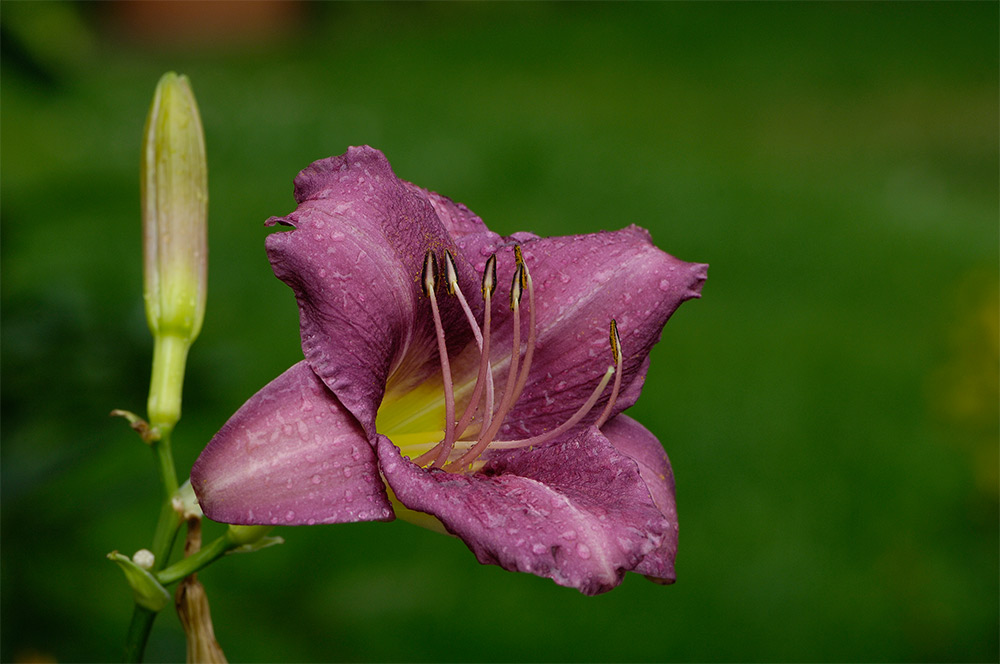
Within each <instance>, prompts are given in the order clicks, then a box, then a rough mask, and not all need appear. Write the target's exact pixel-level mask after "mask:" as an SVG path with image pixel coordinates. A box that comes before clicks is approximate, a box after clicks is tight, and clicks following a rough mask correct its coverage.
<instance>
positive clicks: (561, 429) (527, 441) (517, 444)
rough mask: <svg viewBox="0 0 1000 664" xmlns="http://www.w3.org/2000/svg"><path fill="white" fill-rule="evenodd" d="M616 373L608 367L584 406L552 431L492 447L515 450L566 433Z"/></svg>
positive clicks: (583, 414) (539, 443) (581, 417)
mask: <svg viewBox="0 0 1000 664" xmlns="http://www.w3.org/2000/svg"><path fill="white" fill-rule="evenodd" d="M614 374H615V368H614V367H613V366H611V367H608V370H607V371H605V372H604V376H602V377H601V382H599V383H598V384H597V387H596V388H594V392H593V393H592V394H591V395H590V398H589V399H587V401H586V402H585V403H584V404H583V405H582V406H580V408H579V410H577V411H576V412H575V413H573V416H572V417H571V418H569V419H568V420H566V421H565V422H563V423H562V424H560V425H559V426H557V427H556V428H555V429H552V430H551V431H546V432H545V433H542V434H539V435H537V436H533V437H531V438H524V439H521V440H500V441H495V442H494V443H493V444H492V445H491V447H493V448H495V449H498V450H514V449H519V448H522V447H531V446H533V445H541V444H542V443H544V442H546V441H549V440H552V439H553V438H555V437H556V436H559V435H562V434H564V433H566V432H567V431H569V430H570V429H571V428H572V427H574V426H576V425H577V424H578V423H579V422H580V420H582V419H583V418H584V417H586V416H587V413H589V412H590V409H591V408H593V407H594V404H596V403H597V400H598V399H600V398H601V393H602V392H603V391H604V388H605V387H607V386H608V383H609V382H610V381H611V377H612V376H613V375H614ZM466 456H468V455H466ZM463 458H464V457H463Z"/></svg>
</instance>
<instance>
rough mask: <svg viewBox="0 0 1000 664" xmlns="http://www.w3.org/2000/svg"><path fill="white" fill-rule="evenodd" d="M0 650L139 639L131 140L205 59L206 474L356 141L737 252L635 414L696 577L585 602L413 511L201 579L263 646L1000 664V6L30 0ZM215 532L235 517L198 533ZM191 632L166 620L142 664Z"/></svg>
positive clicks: (19, 153) (258, 377) (510, 197)
mask: <svg viewBox="0 0 1000 664" xmlns="http://www.w3.org/2000/svg"><path fill="white" fill-rule="evenodd" d="M0 24H2V39H0V47H2V63H0V64H2V79H0V85H2V104H3V106H2V198H0V212H2V245H0V248H2V270H3V272H2V284H0V285H2V307H3V308H2V325H3V328H2V397H3V398H2V408H3V410H2V435H3V439H2V566H0V581H2V586H0V589H2V607H0V608H2V634H0V659H2V660H3V661H12V660H13V661H46V660H59V661H104V660H114V659H117V658H118V657H119V656H120V654H121V648H122V643H123V641H124V634H125V629H126V626H127V624H128V620H129V616H130V613H131V601H130V595H129V591H128V590H127V588H126V586H125V584H124V582H123V579H122V578H121V573H120V571H119V570H118V569H117V568H116V567H115V566H114V565H112V564H111V563H109V562H108V561H107V560H105V558H104V556H105V554H106V553H107V552H108V551H111V550H112V549H118V550H121V551H125V552H129V553H131V552H133V551H135V550H136V549H139V548H141V547H143V546H148V544H149V542H150V539H151V535H152V530H153V525H154V520H155V517H156V514H157V498H158V486H157V480H156V476H155V474H154V470H153V464H152V459H151V458H150V455H149V452H148V450H147V449H145V448H144V447H143V445H142V444H140V443H139V441H138V440H137V438H136V437H135V436H134V435H133V433H132V432H131V431H130V430H129V429H128V427H127V426H126V425H125V423H124V422H123V421H120V420H113V419H111V418H109V417H108V415H107V413H108V411H110V410H111V409H112V408H127V409H131V410H135V411H139V412H142V411H144V410H145V397H146V390H147V385H148V371H149V358H150V352H151V341H150V338H149V334H148V332H147V330H146V327H145V320H144V314H143V307H142V302H141V255H140V227H139V179H138V164H139V144H140V137H141V131H142V125H143V121H144V118H145V114H146V111H147V108H148V104H149V102H150V99H151V97H152V92H153V88H154V86H155V84H156V81H157V79H158V78H159V76H160V75H161V74H162V73H163V72H164V71H167V70H176V71H178V72H182V73H185V74H187V75H188V76H189V77H190V78H191V81H192V84H193V87H194V90H195V93H196V95H197V97H198V100H199V103H200V106H201V111H202V115H203V120H204V125H205V131H206V135H207V145H208V158H209V168H210V171H209V172H210V176H209V180H210V192H211V205H210V243H211V245H210V246H211V264H210V287H209V296H208V312H207V317H206V321H205V326H204V330H203V333H202V336H201V338H200V339H199V340H198V342H197V343H196V344H195V346H194V348H193V350H192V354H191V357H190V364H189V369H188V372H189V373H188V379H187V384H186V392H185V404H184V408H185V410H184V418H183V419H182V421H181V423H180V426H179V427H178V429H177V433H176V436H175V443H174V445H175V456H176V460H177V463H178V466H179V469H180V472H181V473H182V474H186V469H189V468H190V466H191V463H192V462H193V461H194V459H195V458H196V456H197V454H198V452H199V451H200V449H201V448H202V447H203V446H204V444H205V443H206V441H207V440H208V439H209V438H210V437H211V435H212V434H213V433H214V432H215V431H216V430H217V429H218V427H219V426H221V425H222V423H223V422H224V421H225V420H226V418H227V417H228V416H229V415H230V414H231V413H232V412H233V411H234V410H235V409H236V408H237V407H238V406H239V405H240V404H241V403H242V402H243V401H244V400H245V399H246V398H248V397H249V396H250V395H251V394H253V393H254V392H255V391H256V390H257V389H258V388H260V387H261V386H263V385H264V384H265V383H266V382H267V381H269V380H270V379H271V378H273V377H274V376H276V375H277V374H278V373H279V372H281V371H282V370H283V369H285V368H286V367H287V366H288V365H290V364H292V363H293V362H295V361H297V360H298V359H299V358H300V357H301V350H300V347H299V338H298V330H297V312H296V308H295V304H294V301H293V297H292V295H291V292H290V291H289V290H288V289H287V288H286V287H285V286H284V285H283V284H281V283H280V282H279V281H278V280H277V279H275V278H274V277H273V275H272V274H271V271H270V268H269V265H268V263H267V260H266V257H265V254H264V249H263V239H264V237H265V235H266V231H265V229H264V227H263V221H264V219H265V218H267V217H268V216H269V215H272V214H283V213H287V212H289V211H290V210H291V209H292V208H293V205H294V202H293V199H292V178H293V177H294V175H295V174H296V173H297V172H298V171H299V170H300V169H302V168H303V167H305V166H306V165H308V164H309V163H310V162H311V161H313V160H315V159H318V158H322V157H326V156H329V155H332V154H340V153H342V152H343V151H344V150H345V148H346V147H347V146H348V145H355V144H365V143H367V144H371V145H373V146H376V147H378V148H380V149H381V150H383V151H384V152H385V153H386V154H387V156H388V157H389V159H390V161H391V162H392V164H393V166H394V168H395V169H396V172H397V173H398V174H399V175H400V176H401V177H403V178H405V179H409V180H411V181H413V182H416V183H418V184H420V185H422V186H425V187H428V188H431V189H434V190H437V191H439V192H441V193H443V194H445V195H448V196H451V197H453V198H455V199H456V200H460V201H463V202H465V203H466V204H468V205H469V206H470V207H471V208H472V209H473V210H475V211H476V212H477V213H478V214H480V215H481V216H482V217H483V218H484V219H485V220H486V221H487V223H489V224H490V225H491V226H492V228H494V229H496V230H498V231H500V232H503V233H510V232H514V231H517V230H525V229H530V230H532V231H534V232H537V233H540V234H568V233H584V232H592V231H596V230H599V229H614V228H619V227H622V226H625V225H627V224H631V223H637V224H640V225H642V226H645V227H647V228H649V229H650V230H651V231H652V234H653V237H654V240H655V241H656V243H657V244H658V245H659V246H661V247H662V248H664V249H665V250H667V251H669V252H671V253H673V254H675V255H677V256H678V257H681V258H683V259H686V260H691V261H704V262H709V263H711V265H712V267H711V270H710V277H709V280H708V282H707V284H706V286H705V289H704V297H703V299H701V300H700V301H694V302H690V303H688V304H685V305H684V306H683V307H682V308H681V309H680V310H679V311H678V313H677V315H676V316H675V317H674V318H673V319H672V320H671V322H670V323H669V324H668V326H667V328H666V331H665V334H664V337H663V341H662V343H661V344H660V345H659V346H658V347H657V348H656V350H655V352H654V355H653V363H652V369H651V372H650V374H649V378H648V379H647V383H646V389H645V392H644V395H643V398H642V399H641V400H640V402H639V403H638V404H637V405H636V406H635V407H634V409H633V410H632V411H631V414H632V415H633V416H635V417H636V418H638V419H639V420H641V421H642V422H644V423H645V425H646V426H647V427H649V428H650V429H651V430H652V431H654V432H656V433H657V434H658V436H659V437H660V438H661V440H662V442H663V444H664V445H665V447H666V449H667V450H668V452H669V454H670V456H671V459H672V461H673V463H674V467H675V472H676V476H677V493H678V503H679V507H680V525H681V543H680V554H679V557H678V561H677V564H678V576H679V580H678V582H677V584H676V585H674V586H672V587H660V586H656V585H653V584H651V583H648V582H647V581H645V580H644V579H642V578H641V577H638V576H632V575H630V576H629V578H627V579H626V581H625V583H624V584H623V585H622V586H621V587H620V588H618V589H616V590H614V591H612V592H610V593H608V594H606V595H602V596H599V597H596V598H587V597H583V596H581V595H579V594H577V593H576V592H575V591H572V590H568V589H565V588H560V587H558V586H556V585H554V584H553V583H551V582H550V581H547V580H544V579H539V578H535V577H532V576H528V575H518V574H510V573H508V572H504V571H502V570H501V569H499V568H496V567H482V566H480V565H478V564H477V563H476V561H475V559H474V557H473V556H472V554H471V553H469V551H468V550H467V549H466V548H465V547H464V546H463V545H462V544H461V543H460V542H458V541H456V540H453V539H451V538H447V537H442V536H440V535H436V534H433V533H431V532H429V531H424V530H421V529H419V528H417V527H414V526H411V525H409V524H405V523H402V522H395V523H392V524H354V525H343V526H325V527H313V528H294V529H293V528H285V529H279V531H278V534H280V535H282V536H283V537H284V538H285V539H286V540H287V541H286V543H285V544H284V545H283V546H280V547H275V548H271V549H268V550H266V551H262V552H260V553H257V554H254V555H252V556H240V557H231V558H227V559H224V560H222V561H220V562H218V563H217V564H215V565H213V566H212V567H211V568H209V569H208V570H206V571H205V572H203V573H202V574H201V579H202V581H203V582H204V584H205V586H206V587H207V589H208V592H209V595H210V598H211V602H212V610H213V615H214V618H215V625H216V632H217V635H218V638H219V640H220V642H221V644H222V646H223V647H224V649H225V650H226V652H227V654H228V656H229V657H230V659H231V660H232V661H327V660H350V661H386V660H390V661H393V660H395V661H466V660H483V661H509V660H531V661H539V660H545V661H574V660H576V661H583V660H595V661H666V660H698V661H718V660H738V661H743V660H746V661H760V660H767V661H787V660H796V661H797V660H808V661H829V660H845V661H846V660H864V661H901V660H906V661H911V660H912V661H918V660H947V661H990V660H992V661H996V660H997V657H998V638H997V634H998V574H1000V568H998V488H997V471H998V460H997V449H998V394H997V385H998V377H997V375H998V374H997V371H998V351H997V347H998V329H997V328H998V316H1000V313H998V178H1000V174H998V125H1000V118H998V96H1000V89H998V52H1000V47H998V34H1000V26H998V5H997V3H995V2H985V3H947V4H934V3H932V4H925V3H902V4H882V3H879V4H865V3H847V4H721V5H720V4H674V3H671V4H653V3H650V4H646V3H643V4H625V5H622V4H523V3H515V4H460V3H455V4H450V3H449V4H418V5H412V4H385V5H383V4H378V5H372V4H332V5H326V4H298V3H278V4H273V3H269V2H260V3H249V4H236V5H233V4H230V3H206V4H204V5H192V4H186V3H170V4H168V5H163V4H160V3H137V4H127V3H114V2H108V3H96V4H62V3H40V4H39V3H19V2H4V3H3V6H2V13H0ZM216 532H218V527H216V528H215V529H210V530H209V532H208V536H212V535H213V534H214V533H216ZM183 656H184V642H183V634H182V632H181V630H180V627H179V623H178V621H177V618H176V615H174V614H173V612H172V611H168V612H166V613H165V614H164V615H163V616H161V617H160V619H159V620H158V621H157V624H156V627H155V628H154V632H153V635H152V639H151V641H150V645H149V650H148V657H149V659H150V660H152V661H171V660H177V659H182V658H183Z"/></svg>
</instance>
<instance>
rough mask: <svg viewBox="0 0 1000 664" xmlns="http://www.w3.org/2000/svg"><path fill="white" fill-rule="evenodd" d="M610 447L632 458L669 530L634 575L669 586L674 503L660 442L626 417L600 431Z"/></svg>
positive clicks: (670, 476) (673, 553) (674, 547)
mask: <svg viewBox="0 0 1000 664" xmlns="http://www.w3.org/2000/svg"><path fill="white" fill-rule="evenodd" d="M601 433H603V434H604V435H605V436H607V438H608V440H609V441H611V444H612V445H614V446H615V448H616V449H617V450H618V451H619V452H621V453H622V454H625V455H627V456H629V457H630V458H632V459H633V460H634V461H635V462H636V464H637V465H638V466H639V476H640V477H642V481H643V482H645V484H646V488H647V489H648V490H649V494H650V496H651V497H652V498H653V503H654V504H655V505H656V507H657V509H659V510H660V513H661V514H662V515H663V516H664V518H665V519H666V520H667V521H669V522H670V523H671V524H672V525H673V527H672V528H671V532H669V533H668V534H667V537H665V538H664V539H663V542H662V543H661V544H660V546H659V547H657V548H656V549H654V550H653V551H651V552H649V553H648V554H646V557H645V558H643V559H642V562H640V563H639V564H638V565H637V566H636V568H635V571H636V572H639V573H640V574H645V575H646V576H648V577H650V578H651V579H653V580H654V581H659V582H661V583H673V582H674V581H675V580H676V579H677V577H676V575H675V573H674V558H675V557H676V555H677V502H676V500H675V498H674V471H673V469H671V467H670V459H669V458H667V453H666V451H664V449H663V445H661V444H660V441H658V440H657V439H656V437H655V436H654V435H653V434H651V433H650V432H649V430H648V429H646V427H644V426H642V425H641V424H639V423H638V422H636V421H635V420H633V419H632V418H631V417H628V416H627V415H619V416H618V417H615V418H614V419H612V420H611V421H610V422H608V423H607V424H605V425H604V426H603V427H602V428H601Z"/></svg>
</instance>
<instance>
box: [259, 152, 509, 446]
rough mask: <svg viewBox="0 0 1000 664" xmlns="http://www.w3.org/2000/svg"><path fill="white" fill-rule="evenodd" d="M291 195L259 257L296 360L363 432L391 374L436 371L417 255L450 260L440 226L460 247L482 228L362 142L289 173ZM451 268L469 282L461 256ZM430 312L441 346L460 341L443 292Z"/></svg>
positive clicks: (461, 329) (458, 314)
mask: <svg viewBox="0 0 1000 664" xmlns="http://www.w3.org/2000/svg"><path fill="white" fill-rule="evenodd" d="M295 197H296V200H297V201H298V202H299V206H298V208H297V209H296V210H295V211H294V212H292V213H291V214H289V215H287V216H285V217H272V218H271V219H269V220H268V222H267V223H268V225H275V224H281V225H286V226H292V227H294V230H291V231H285V232H282V233H273V234H271V235H270V236H268V238H267V251H268V256H269V257H270V259H271V264H272V267H273V268H274V273H275V274H276V275H277V276H278V277H279V278H280V279H281V280H282V281H284V282H285V283H287V284H288V285H289V286H290V287H291V288H292V290H293V291H294V292H295V295H296V298H297V299H298V303H299V310H300V323H301V332H302V350H303V352H304V354H305V357H306V360H308V362H309V364H310V365H311V366H312V368H313V371H315V372H316V374H317V375H318V376H319V377H320V378H322V379H323V381H324V382H325V383H326V385H327V386H328V387H329V388H330V389H331V390H332V391H333V392H334V394H336V395H337V397H338V398H339V399H340V401H341V402H342V403H343V404H344V406H345V407H346V408H347V409H348V410H349V411H351V412H352V413H353V414H354V415H355V417H357V418H358V421H359V422H360V423H361V424H362V426H363V427H365V430H366V431H367V432H368V434H369V436H372V435H374V432H375V414H376V410H377V408H378V405H379V403H381V401H382V396H383V394H384V391H385V387H386V382H387V380H388V379H389V376H390V375H391V374H392V373H393V371H395V370H397V369H399V370H400V371H401V372H402V373H404V374H408V375H409V374H413V375H417V376H420V375H426V374H427V373H429V372H431V371H433V370H434V369H435V368H436V366H437V364H436V363H437V352H436V345H435V342H434V325H433V321H432V319H431V317H430V315H429V308H428V302H427V298H426V297H425V296H424V295H423V294H422V292H421V287H420V283H419V276H420V272H421V267H422V263H423V260H424V254H425V253H426V252H427V250H428V249H431V250H434V251H435V252H436V253H438V254H439V255H442V254H443V252H444V250H445V249H450V250H452V251H453V252H454V253H456V255H461V252H460V251H459V250H458V248H457V246H456V243H455V240H454V238H453V237H452V228H450V227H449V224H450V225H452V226H453V227H454V228H458V229H460V230H461V232H462V235H463V236H465V239H464V240H463V242H472V241H473V238H478V237H481V236H483V237H487V236H489V235H490V234H489V231H487V230H486V228H485V226H482V222H481V221H479V222H478V226H477V223H476V222H477V221H478V218H477V217H475V215H472V214H471V213H470V212H468V210H467V209H464V208H461V207H460V206H457V205H456V204H454V203H452V202H451V201H448V200H447V199H444V198H443V197H440V196H437V195H431V194H429V193H428V192H426V191H424V190H422V189H420V188H419V187H415V186H414V185H411V184H410V183H408V182H404V181H402V180H399V179H398V178H397V177H396V175H395V173H393V171H392V168H391V167H390V165H389V162H388V160H386V158H385V156H384V155H383V154H382V153H381V152H379V151H378V150H375V149H373V148H369V147H359V148H350V149H349V150H348V151H347V153H346V154H344V155H342V156H340V157H331V158H329V159H323V160H320V161H317V162H315V163H313V164H312V165H310V166H309V167H308V168H306V169H305V170H303V171H302V172H301V173H300V174H299V176H298V177H297V178H296V179H295ZM441 210H444V211H445V212H447V213H448V214H445V218H444V219H442V217H441V216H439V211H441ZM477 246H478V244H477ZM459 271H460V273H461V275H462V276H463V278H464V279H466V280H470V279H476V277H475V275H474V273H473V272H472V267H471V266H470V265H469V262H468V261H467V260H464V259H462V260H460V261H459ZM441 313H442V318H443V320H444V322H445V325H446V329H452V330H456V331H457V334H455V335H452V339H450V342H451V343H452V344H453V345H454V346H455V347H456V348H460V347H462V346H464V345H465V344H466V343H468V341H469V339H470V338H471V333H470V332H469V329H468V326H467V325H466V324H465V323H464V322H463V321H464V315H463V313H462V311H461V309H460V308H459V307H458V304H457V303H456V302H455V301H454V299H453V298H443V299H442V301H441Z"/></svg>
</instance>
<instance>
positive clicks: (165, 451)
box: [125, 431, 182, 662]
mask: <svg viewBox="0 0 1000 664" xmlns="http://www.w3.org/2000/svg"><path fill="white" fill-rule="evenodd" d="M153 451H154V452H155V454H156V458H157V462H158V463H157V468H158V470H159V475H160V483H161V484H162V485H163V490H164V494H165V497H164V500H163V504H162V506H161V507H160V516H159V519H158V520H157V522H156V531H155V533H154V534H153V556H154V559H153V560H154V562H153V571H154V572H155V571H156V570H160V569H163V568H164V567H166V566H167V563H168V562H169V560H170V552H171V550H172V549H173V548H174V540H176V539H177V532H178V531H179V530H180V527H181V523H182V519H181V515H180V514H179V513H178V512H177V510H175V509H174V504H173V498H174V494H175V493H176V492H177V471H176V470H175V469H174V459H173V455H172V454H171V452H170V432H169V431H167V432H165V433H161V437H160V440H157V441H155V442H154V443H153ZM156 615H157V613H156V612H155V611H150V610H149V609H146V608H143V607H141V606H136V607H135V610H134V611H133V613H132V622H131V623H130V624H129V628H128V634H127V635H126V637H125V661H126V662H141V661H142V656H143V653H144V652H145V650H146V642H147V641H149V633H150V631H151V630H152V629H153V622H154V621H155V620H156Z"/></svg>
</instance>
